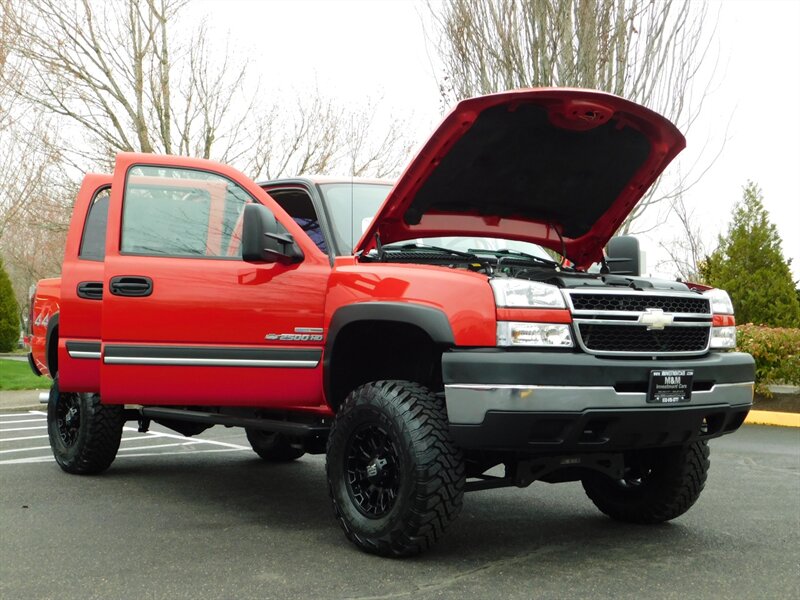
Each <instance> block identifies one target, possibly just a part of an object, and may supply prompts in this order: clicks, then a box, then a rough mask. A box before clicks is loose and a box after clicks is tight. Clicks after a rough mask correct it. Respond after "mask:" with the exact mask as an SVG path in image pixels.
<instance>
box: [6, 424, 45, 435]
mask: <svg viewBox="0 0 800 600" xmlns="http://www.w3.org/2000/svg"><path fill="white" fill-rule="evenodd" d="M31 429H47V425H40V426H37V427H10V428H8V429H0V433H3V432H5V431H30V430H31Z"/></svg>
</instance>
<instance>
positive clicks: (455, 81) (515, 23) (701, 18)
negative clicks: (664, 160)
mask: <svg viewBox="0 0 800 600" xmlns="http://www.w3.org/2000/svg"><path fill="white" fill-rule="evenodd" d="M428 8H429V12H430V14H431V15H432V17H433V24H434V27H435V30H436V37H437V40H436V41H437V49H438V54H439V57H440V58H441V60H442V63H443V65H444V67H443V71H444V75H443V78H442V80H441V82H440V89H441V96H442V99H443V100H444V101H445V102H446V103H448V104H449V103H451V102H452V101H454V100H460V99H462V98H466V97H470V96H475V95H480V94H486V93H491V92H497V91H503V90H507V89H514V88H520V87H548V86H558V87H562V86H564V87H582V88H591V89H599V90H604V91H607V92H611V93H613V94H616V95H618V96H622V97H625V98H628V99H630V100H634V101H636V102H638V103H640V104H643V105H645V106H647V107H649V108H651V109H653V110H655V111H656V112H659V113H661V114H663V115H665V116H666V117H668V118H669V119H670V120H671V121H673V122H674V123H676V124H677V125H678V127H679V128H681V129H682V130H683V131H684V132H685V131H686V130H688V129H689V127H690V126H691V124H692V123H693V122H694V120H695V119H696V118H697V115H698V113H699V111H700V109H701V107H702V104H703V99H704V98H705V96H706V93H707V90H708V85H700V84H699V82H696V81H695V80H696V79H697V78H698V76H699V74H700V72H701V66H702V65H703V63H704V62H705V61H706V59H707V56H708V55H709V49H710V47H711V41H712V39H713V32H712V33H711V35H705V34H704V30H703V27H704V25H705V24H707V23H708V8H707V5H706V4H705V3H704V2H693V1H690V0H443V1H442V2H441V3H439V2H431V3H429V5H428ZM694 90H699V95H697V94H695V93H694ZM701 170H702V169H701ZM696 177H697V175H696V174H695V175H693V174H692V173H691V172H687V177H686V178H684V179H683V180H682V181H681V182H680V183H679V184H678V185H677V186H675V187H674V189H666V190H665V189H664V187H665V186H663V185H661V186H659V187H660V189H659V191H656V188H654V189H653V190H652V191H651V192H650V193H649V194H647V195H646V196H645V197H644V198H643V199H642V201H641V202H640V203H639V205H638V206H637V207H636V209H635V210H634V211H633V212H632V213H631V215H630V217H629V218H628V219H627V220H626V222H625V224H624V225H623V227H622V230H623V231H624V232H629V231H630V229H631V224H632V223H633V222H634V221H635V220H636V219H637V218H638V217H640V216H641V215H642V213H643V212H644V211H645V210H646V209H647V208H648V207H650V206H652V205H653V204H655V203H657V202H661V201H664V200H671V199H674V198H676V197H677V195H678V193H679V191H680V190H686V189H688V187H690V185H691V183H693V181H696Z"/></svg>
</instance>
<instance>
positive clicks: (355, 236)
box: [319, 183, 392, 256]
mask: <svg viewBox="0 0 800 600" xmlns="http://www.w3.org/2000/svg"><path fill="white" fill-rule="evenodd" d="M319 187H320V190H322V196H323V198H324V199H325V207H326V208H327V210H328V215H329V216H330V222H331V226H332V229H333V237H334V238H336V247H337V248H339V254H340V255H345V256H346V255H349V254H352V253H353V247H354V246H355V245H356V242H357V241H358V240H360V239H361V236H362V235H363V233H364V231H366V230H367V227H369V223H370V221H371V220H372V217H374V216H375V213H376V212H378V209H379V208H380V207H381V204H383V201H384V200H385V199H386V196H387V195H388V194H389V190H391V189H392V186H390V185H386V184H378V183H323V184H320V186H319Z"/></svg>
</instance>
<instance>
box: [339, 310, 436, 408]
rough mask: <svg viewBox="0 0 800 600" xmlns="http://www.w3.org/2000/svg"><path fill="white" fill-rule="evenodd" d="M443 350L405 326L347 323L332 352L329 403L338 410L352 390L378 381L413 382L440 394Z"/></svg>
mask: <svg viewBox="0 0 800 600" xmlns="http://www.w3.org/2000/svg"><path fill="white" fill-rule="evenodd" d="M444 350H445V346H444V345H442V344H435V343H434V342H433V340H432V339H431V337H430V336H429V335H428V334H427V333H426V332H425V331H424V330H423V329H421V328H420V327H417V326H415V325H409V324H408V323H403V322H398V321H374V320H365V321H356V322H353V323H349V324H348V325H346V326H345V327H343V328H342V329H341V330H340V331H339V332H338V335H337V336H336V340H335V342H334V345H333V348H332V350H331V357H330V361H329V363H328V366H327V368H328V369H329V370H330V377H329V379H328V381H329V385H328V389H327V390H326V393H327V398H328V403H329V404H330V406H331V408H332V409H333V410H338V408H339V406H340V405H341V403H342V401H343V400H344V399H345V397H346V396H347V394H349V393H350V392H351V391H352V390H354V389H355V388H357V387H358V386H360V385H362V384H364V383H367V382H368V381H377V380H380V379H404V380H408V381H416V382H418V383H422V384H423V385H425V386H427V387H428V388H429V389H431V390H432V391H440V390H442V389H443V385H442V352H443V351H444Z"/></svg>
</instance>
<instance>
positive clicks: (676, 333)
mask: <svg viewBox="0 0 800 600" xmlns="http://www.w3.org/2000/svg"><path fill="white" fill-rule="evenodd" d="M566 296H567V299H568V303H569V307H570V311H571V312H572V317H573V323H574V331H575V337H576V338H577V340H576V341H577V343H578V346H580V348H581V349H582V350H583V351H584V352H587V353H589V354H598V355H607V356H640V357H641V356H650V357H654V358H656V357H660V356H663V357H671V356H697V355H700V354H705V353H706V352H707V351H708V348H709V342H710V334H711V306H710V303H709V301H708V299H707V298H703V297H697V296H695V295H690V294H687V293H683V294H681V293H677V294H676V293H672V294H670V293H658V294H653V293H641V294H637V293H635V292H634V293H631V292H628V291H625V292H621V291H616V290H614V291H609V292H605V293H604V292H595V291H593V292H589V293H587V292H579V291H567V292H566ZM653 317H656V321H657V322H656V323H653Z"/></svg>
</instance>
